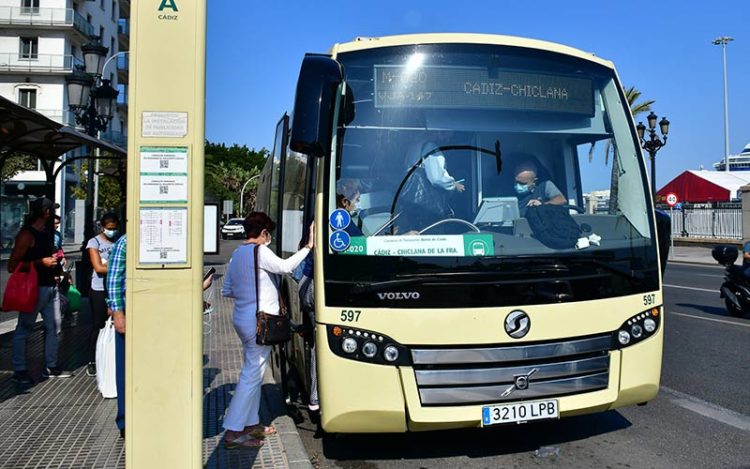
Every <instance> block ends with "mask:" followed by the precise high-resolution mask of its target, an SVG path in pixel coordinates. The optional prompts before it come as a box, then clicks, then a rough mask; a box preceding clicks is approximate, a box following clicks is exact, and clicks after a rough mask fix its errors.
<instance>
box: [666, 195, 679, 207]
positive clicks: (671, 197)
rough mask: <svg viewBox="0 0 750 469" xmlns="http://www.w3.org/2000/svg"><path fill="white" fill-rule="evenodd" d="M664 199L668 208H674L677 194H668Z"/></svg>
mask: <svg viewBox="0 0 750 469" xmlns="http://www.w3.org/2000/svg"><path fill="white" fill-rule="evenodd" d="M665 199H666V200H667V205H669V206H670V207H674V206H675V205H677V202H678V199H677V194H675V193H674V192H670V193H668V194H667V195H666V197H665Z"/></svg>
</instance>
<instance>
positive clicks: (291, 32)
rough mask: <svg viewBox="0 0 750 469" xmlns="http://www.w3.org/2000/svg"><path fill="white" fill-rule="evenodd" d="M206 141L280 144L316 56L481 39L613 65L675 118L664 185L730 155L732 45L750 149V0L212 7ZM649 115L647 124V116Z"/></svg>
mask: <svg viewBox="0 0 750 469" xmlns="http://www.w3.org/2000/svg"><path fill="white" fill-rule="evenodd" d="M207 3H208V44H207V49H208V50H207V70H206V100H207V102H206V138H207V139H208V140H210V141H211V142H214V143H225V144H227V145H231V144H234V143H237V144H240V145H247V146H248V147H250V148H255V149H260V148H262V147H265V148H268V149H271V148H272V146H273V138H274V131H275V127H276V123H277V122H278V120H279V118H280V117H281V116H282V115H283V113H284V112H291V110H292V106H293V104H294V92H295V87H296V82H297V76H298V75H299V67H300V64H301V61H302V58H303V56H304V54H305V53H306V52H327V51H328V50H329V49H330V47H331V46H332V45H333V44H335V43H338V42H348V41H351V40H352V39H354V38H355V37H357V36H389V35H394V34H410V33H426V32H471V33H488V34H504V35H511V36H522V37H527V38H534V39H542V40H546V41H552V42H557V43H561V44H565V45H568V46H572V47H575V48H578V49H581V50H584V51H588V52H593V53H594V54H596V55H597V56H600V57H603V58H605V59H608V60H611V61H613V62H614V63H615V67H616V69H617V72H618V74H619V76H620V80H621V81H622V84H623V86H624V87H629V86H635V87H636V88H637V89H638V90H640V91H641V92H642V93H643V95H642V99H653V100H655V101H656V102H655V103H654V105H653V106H652V109H653V110H654V112H655V113H656V114H657V115H658V116H659V118H661V117H662V116H665V117H667V119H669V121H670V122H671V126H670V130H669V139H668V142H667V145H666V146H665V147H664V148H662V149H661V150H660V151H659V153H658V154H657V157H656V160H657V161H656V172H657V176H656V181H657V187H661V186H662V185H664V184H666V183H667V182H669V181H670V180H671V179H673V178H674V177H676V176H677V175H679V174H680V173H682V172H683V171H685V170H687V169H700V167H701V166H703V167H704V168H705V169H713V166H712V164H713V163H714V162H716V161H719V160H721V159H722V158H723V157H724V89H723V66H722V50H721V47H720V46H715V45H713V44H712V41H713V40H714V39H715V38H717V37H719V36H731V37H733V38H734V41H733V42H731V43H729V45H728V46H727V81H728V96H729V135H730V138H729V148H730V153H732V154H735V153H739V152H740V151H741V150H742V148H743V147H744V146H745V144H747V143H750V1H748V0H714V1H712V2H706V1H701V2H693V1H680V0H661V1H653V2H635V1H631V2H624V3H623V2H613V1H607V0H598V1H588V0H568V1H560V0H535V1H533V2H525V1H520V0H512V1H505V0H494V1H484V0H473V1H470V2H465V1H447V0H431V1H421V0H400V1H393V0H380V1H378V2H362V1H352V2H344V1H340V0H333V1H331V0H317V1H309V0H307V1H297V0H286V1H263V2H261V1H257V0H240V1H228V0H209V1H208V2H207ZM638 120H643V121H644V122H645V115H642V116H641V117H639V119H638Z"/></svg>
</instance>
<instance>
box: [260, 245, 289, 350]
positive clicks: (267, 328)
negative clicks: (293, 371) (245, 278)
mask: <svg viewBox="0 0 750 469" xmlns="http://www.w3.org/2000/svg"><path fill="white" fill-rule="evenodd" d="M254 255H255V302H256V304H257V305H260V288H258V280H259V274H260V272H259V271H258V248H257V247H256V248H255V253H254ZM255 317H256V333H255V343H257V344H258V345H276V344H283V343H284V342H286V341H288V340H289V339H290V338H291V336H292V333H291V328H290V322H289V314H288V313H287V309H286V304H284V301H283V298H282V296H281V294H279V314H269V313H266V312H264V311H261V310H260V309H258V311H257V312H256V313H255Z"/></svg>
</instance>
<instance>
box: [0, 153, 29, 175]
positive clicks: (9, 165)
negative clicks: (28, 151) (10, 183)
mask: <svg viewBox="0 0 750 469" xmlns="http://www.w3.org/2000/svg"><path fill="white" fill-rule="evenodd" d="M37 161H38V159H37V157H36V156H32V155H24V154H20V153H15V154H13V155H11V156H9V157H8V158H7V159H6V160H5V163H3V169H2V173H0V179H2V180H3V181H7V180H8V179H10V178H12V177H13V176H15V175H16V174H18V173H20V172H21V171H30V170H34V169H36V167H37Z"/></svg>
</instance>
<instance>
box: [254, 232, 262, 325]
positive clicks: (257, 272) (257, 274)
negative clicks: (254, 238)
mask: <svg viewBox="0 0 750 469" xmlns="http://www.w3.org/2000/svg"><path fill="white" fill-rule="evenodd" d="M259 248H260V246H258V245H255V246H253V259H254V262H253V264H254V265H253V269H255V314H258V311H260V286H259V285H260V284H259V281H260V278H259V277H260V268H259V267H258V251H259V250H260V249H259Z"/></svg>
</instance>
